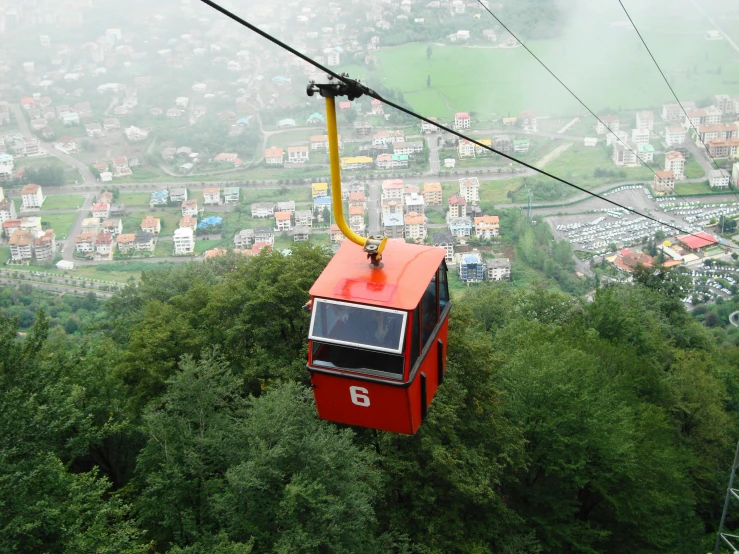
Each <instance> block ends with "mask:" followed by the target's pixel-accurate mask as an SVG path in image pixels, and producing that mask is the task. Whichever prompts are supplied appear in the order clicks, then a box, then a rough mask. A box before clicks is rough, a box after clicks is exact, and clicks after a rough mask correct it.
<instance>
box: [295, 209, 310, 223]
mask: <svg viewBox="0 0 739 554" xmlns="http://www.w3.org/2000/svg"><path fill="white" fill-rule="evenodd" d="M295 226H296V227H313V212H312V211H311V210H295Z"/></svg>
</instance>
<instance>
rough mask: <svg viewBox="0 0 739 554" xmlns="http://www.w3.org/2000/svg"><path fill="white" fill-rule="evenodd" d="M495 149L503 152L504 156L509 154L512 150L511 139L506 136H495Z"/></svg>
mask: <svg viewBox="0 0 739 554" xmlns="http://www.w3.org/2000/svg"><path fill="white" fill-rule="evenodd" d="M493 144H495V149H496V150H499V151H500V152H503V153H504V154H510V153H511V151H512V150H513V142H512V141H511V137H509V136H508V135H497V136H495V137H494V142H493Z"/></svg>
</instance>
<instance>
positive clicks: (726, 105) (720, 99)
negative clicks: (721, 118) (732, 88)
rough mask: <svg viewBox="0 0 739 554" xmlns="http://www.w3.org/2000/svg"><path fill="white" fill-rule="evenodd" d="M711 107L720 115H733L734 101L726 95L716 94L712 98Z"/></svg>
mask: <svg viewBox="0 0 739 554" xmlns="http://www.w3.org/2000/svg"><path fill="white" fill-rule="evenodd" d="M713 105H714V106H715V107H716V109H717V110H718V111H720V112H721V113H722V114H733V113H735V112H734V100H733V98H732V97H731V96H729V95H728V94H716V95H714V97H713Z"/></svg>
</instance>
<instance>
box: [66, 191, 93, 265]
mask: <svg viewBox="0 0 739 554" xmlns="http://www.w3.org/2000/svg"><path fill="white" fill-rule="evenodd" d="M94 197H95V195H94V194H88V195H86V196H85V201H84V202H83V203H82V207H81V208H79V209H78V210H77V212H78V214H77V219H75V220H74V224H73V225H72V228H71V229H70V231H69V234H68V235H67V238H66V239H65V240H64V252H63V253H62V259H63V260H66V261H68V262H75V263H77V260H76V259H75V258H74V238H75V237H76V236H77V235H79V234H80V233H81V232H82V221H83V220H84V219H85V218H86V217H87V214H88V213H90V208H92V201H93V198H94Z"/></svg>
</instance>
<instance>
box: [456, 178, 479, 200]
mask: <svg viewBox="0 0 739 554" xmlns="http://www.w3.org/2000/svg"><path fill="white" fill-rule="evenodd" d="M459 195H460V196H461V197H462V198H464V199H465V200H466V202H467V204H477V203H478V202H479V201H480V181H478V179H477V177H466V178H463V179H460V180H459Z"/></svg>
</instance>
